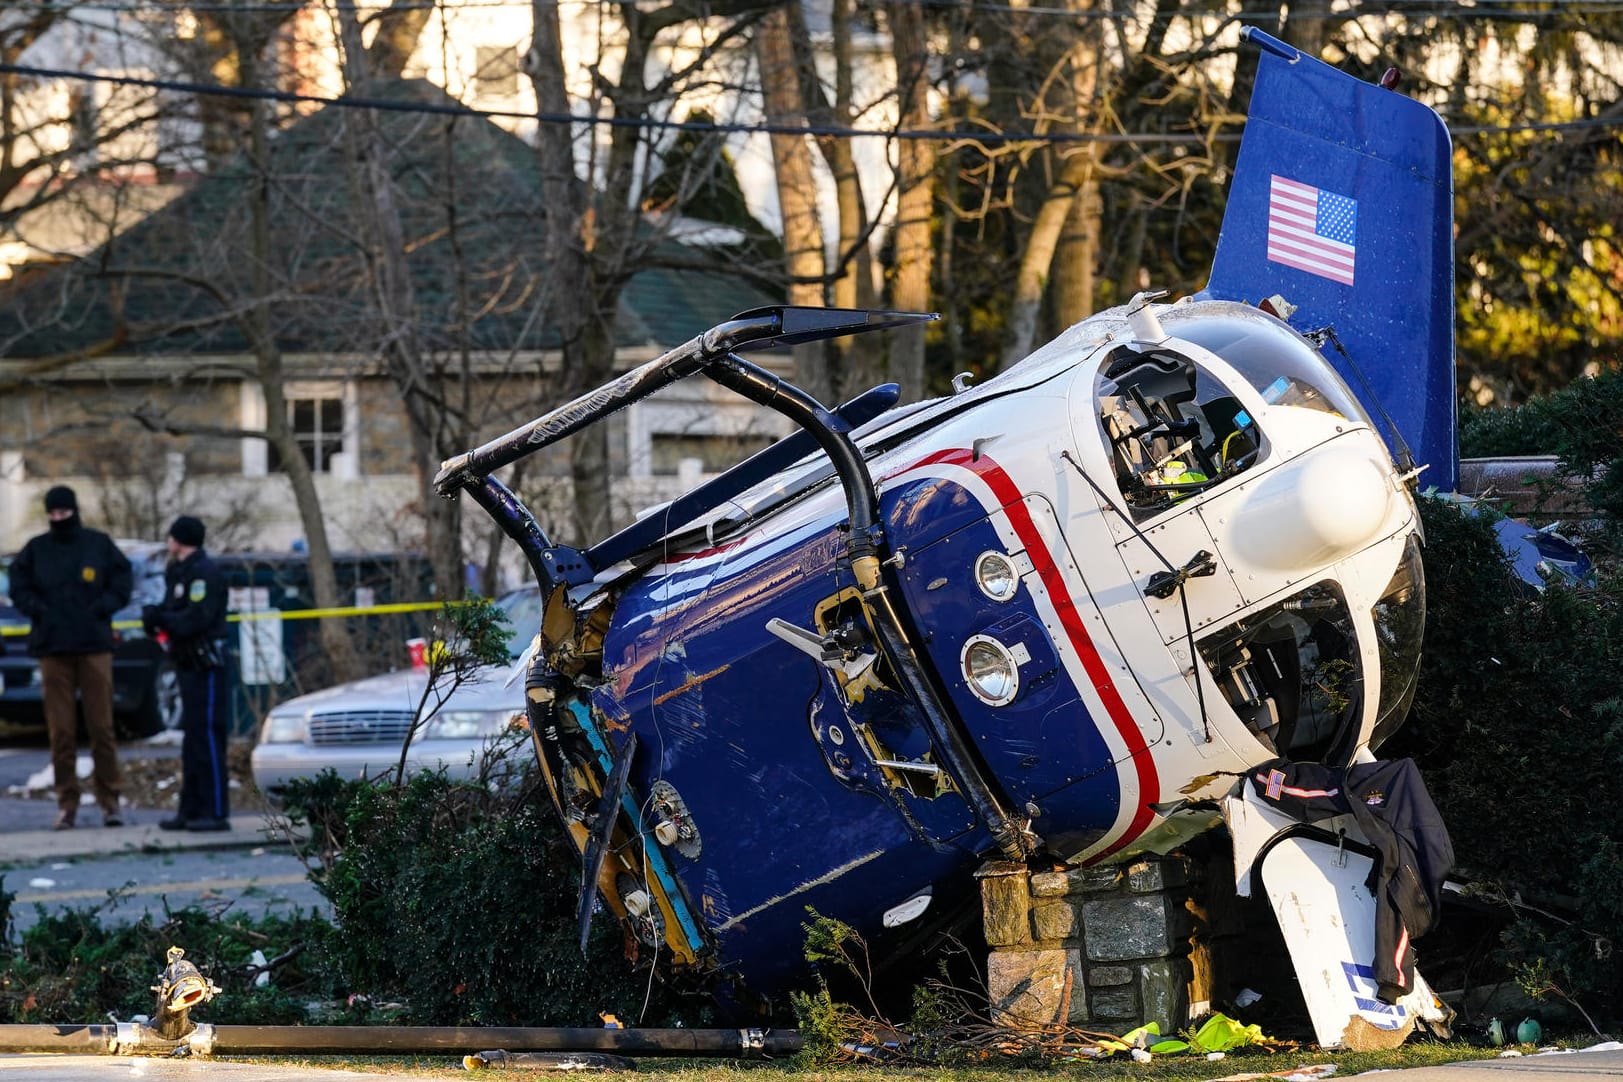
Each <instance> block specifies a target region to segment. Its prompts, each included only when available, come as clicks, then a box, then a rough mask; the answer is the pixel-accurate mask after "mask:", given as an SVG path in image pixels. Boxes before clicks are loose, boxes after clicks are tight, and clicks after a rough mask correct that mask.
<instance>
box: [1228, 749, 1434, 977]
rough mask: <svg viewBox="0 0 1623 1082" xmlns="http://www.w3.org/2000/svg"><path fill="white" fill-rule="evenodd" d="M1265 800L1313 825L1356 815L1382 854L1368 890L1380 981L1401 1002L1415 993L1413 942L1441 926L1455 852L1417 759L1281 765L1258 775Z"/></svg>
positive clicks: (1255, 776)
mask: <svg viewBox="0 0 1623 1082" xmlns="http://www.w3.org/2000/svg"><path fill="white" fill-rule="evenodd" d="M1251 784H1252V785H1253V786H1254V787H1255V789H1256V793H1257V795H1258V796H1259V797H1262V798H1263V800H1265V801H1267V802H1268V803H1269V804H1272V805H1273V806H1274V807H1276V808H1278V809H1279V810H1280V811H1282V812H1284V813H1285V814H1286V815H1289V816H1290V817H1292V818H1293V819H1298V820H1300V821H1302V822H1304V823H1311V822H1314V821H1316V820H1319V819H1328V818H1329V817H1331V816H1333V815H1340V814H1345V813H1351V814H1352V817H1353V819H1354V820H1356V821H1357V823H1358V827H1359V829H1360V830H1362V831H1363V833H1364V836H1365V837H1366V838H1368V839H1369V840H1370V842H1371V843H1372V844H1373V845H1374V846H1375V848H1376V849H1377V850H1378V851H1379V852H1378V856H1377V857H1376V860H1375V866H1374V867H1373V868H1372V869H1371V870H1370V881H1369V882H1368V883H1367V884H1366V885H1367V886H1368V887H1369V889H1370V892H1371V893H1372V894H1374V895H1375V959H1374V970H1375V980H1376V983H1377V984H1378V985H1379V993H1378V994H1379V995H1380V998H1381V999H1382V1000H1383V1001H1385V1002H1387V1003H1395V1002H1397V1000H1398V999H1399V998H1401V997H1402V996H1404V995H1407V994H1408V993H1409V992H1410V991H1412V990H1413V988H1414V957H1415V952H1414V946H1413V944H1412V941H1413V940H1415V939H1418V938H1420V937H1421V936H1423V935H1425V934H1426V933H1427V932H1429V931H1431V929H1432V928H1434V927H1436V924H1437V919H1438V917H1439V916H1440V915H1441V912H1442V892H1443V880H1444V879H1445V878H1446V877H1447V875H1448V872H1449V869H1451V868H1452V867H1453V866H1454V846H1453V844H1452V843H1451V842H1450V841H1449V839H1448V828H1447V827H1445V826H1444V825H1443V817H1442V814H1441V813H1439V812H1438V810H1437V805H1435V804H1434V803H1432V799H1431V794H1430V793H1428V792H1427V791H1426V783H1425V782H1424V781H1422V780H1421V779H1420V770H1419V768H1418V767H1416V766H1415V764H1414V760H1413V759H1392V760H1388V761H1380V762H1374V763H1355V764H1354V765H1352V766H1350V767H1348V768H1346V769H1345V770H1340V769H1335V768H1332V767H1327V766H1324V765H1322V764H1319V763H1291V762H1283V761H1281V762H1275V763H1268V764H1264V765H1263V766H1260V767H1257V768H1255V769H1254V770H1252V771H1251Z"/></svg>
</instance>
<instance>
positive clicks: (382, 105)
mask: <svg viewBox="0 0 1623 1082" xmlns="http://www.w3.org/2000/svg"><path fill="white" fill-rule="evenodd" d="M0 74H12V75H31V76H35V77H38V78H42V79H75V80H79V81H82V82H91V83H110V84H112V85H115V86H135V87H143V88H146V89H149V90H168V91H174V92H176V93H180V94H197V95H207V96H211V97H221V98H237V99H240V100H246V101H276V102H284V103H288V104H301V105H320V106H324V107H325V106H331V107H336V108H340V109H376V110H378V111H380V112H391V113H421V114H429V115H436V116H466V117H479V118H482V119H487V120H490V119H504V120H533V121H535V122H536V123H539V124H571V125H573V124H579V125H582V126H590V127H606V128H642V129H645V130H648V131H677V132H695V133H699V134H718V135H813V136H829V137H833V138H847V139H933V140H939V141H942V142H958V141H962V142H977V143H990V144H996V145H1004V144H1009V143H1038V144H1050V145H1063V144H1084V143H1107V144H1132V145H1150V144H1155V145H1165V144H1186V145H1193V144H1200V145H1204V144H1208V143H1232V142H1237V141H1238V140H1239V138H1240V132H1239V131H1229V132H1213V133H1210V134H1205V135H1201V134H1196V133H1193V132H1070V131H1057V132H1030V131H992V130H990V129H987V130H981V129H975V128H968V129H965V128H955V129H949V130H938V129H935V128H850V127H841V126H839V125H831V124H830V125H818V124H773V123H769V122H760V123H747V124H746V123H722V122H716V121H692V120H662V119H660V118H657V117H614V116H577V115H575V114H573V113H548V112H526V111H524V110H520V109H476V108H474V107H473V106H471V105H461V104H448V103H436V102H406V101H392V100H389V99H386V98H358V97H342V98H331V97H324V96H322V95H319V94H296V93H293V92H291V91H285V90H250V89H247V88H245V87H236V86H223V85H220V84H217V83H187V82H178V81H176V80H173V79H141V78H137V77H135V76H133V75H104V74H98V73H94V72H83V71H68V70H65V69H62V68H40V67H32V66H29V65H25V64H0ZM1596 129H1623V117H1590V118H1586V119H1582V120H1552V121H1543V122H1530V123H1525V124H1504V125H1496V124H1461V125H1453V126H1450V127H1449V129H1448V132H1449V135H1451V136H1459V135H1489V134H1497V135H1508V134H1513V133H1519V132H1564V131H1588V130H1596Z"/></svg>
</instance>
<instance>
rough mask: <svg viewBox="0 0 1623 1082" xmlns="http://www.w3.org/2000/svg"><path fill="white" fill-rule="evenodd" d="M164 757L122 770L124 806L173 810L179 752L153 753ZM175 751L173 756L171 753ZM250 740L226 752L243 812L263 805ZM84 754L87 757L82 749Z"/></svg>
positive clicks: (138, 759) (26, 793)
mask: <svg viewBox="0 0 1623 1082" xmlns="http://www.w3.org/2000/svg"><path fill="white" fill-rule="evenodd" d="M154 750H155V751H160V750H161V751H162V752H164V753H165V754H154V755H151V756H132V757H129V758H125V759H124V760H123V761H122V762H121V763H120V764H119V766H120V767H121V769H122V772H123V775H124V800H125V803H127V804H129V805H130V806H132V807H136V808H159V809H163V808H172V807H174V806H175V800H176V798H177V796H178V794H179V791H180V748H179V746H178V745H177V746H176V747H175V748H173V749H169V748H163V749H154ZM171 750H172V753H170V752H171ZM253 750H254V748H253V743H252V742H251V741H249V740H240V741H233V742H232V743H231V744H230V745H229V747H228V749H227V751H226V767H227V770H228V773H229V777H230V779H231V782H232V796H231V802H232V803H233V804H234V805H236V806H237V807H241V808H257V807H259V806H260V805H261V804H262V803H263V801H262V800H261V798H260V795H259V790H258V789H256V788H255V787H254V776H253V771H252V769H251V768H250V766H249V756H250V755H251V754H252V753H253ZM80 753H81V754H85V752H84V750H83V749H81V751H80ZM10 795H11V796H22V797H28V798H30V799H33V800H55V799H56V793H55V792H54V791H53V790H52V789H51V787H50V786H49V785H47V786H45V787H44V788H37V789H28V790H20V789H13V790H12V791H11V793H10Z"/></svg>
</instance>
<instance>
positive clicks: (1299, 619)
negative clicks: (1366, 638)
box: [1200, 582, 1364, 765]
mask: <svg viewBox="0 0 1623 1082" xmlns="http://www.w3.org/2000/svg"><path fill="white" fill-rule="evenodd" d="M1200 654H1201V658H1202V659H1203V660H1204V661H1205V662H1206V665H1207V667H1208V668H1209V669H1210V670H1211V673H1212V676H1213V677H1214V678H1215V679H1216V681H1217V685H1218V687H1220V688H1222V690H1223V696H1224V697H1225V698H1226V699H1227V700H1228V702H1229V705H1230V706H1232V707H1233V708H1234V712H1235V713H1236V714H1238V715H1239V716H1240V720H1242V721H1243V722H1245V724H1246V728H1248V729H1250V730H1251V731H1252V732H1253V733H1254V734H1256V736H1257V738H1258V739H1259V740H1261V741H1262V742H1263V743H1264V744H1266V745H1267V746H1268V747H1269V748H1271V749H1272V750H1273V751H1274V753H1275V754H1277V755H1282V756H1284V757H1286V758H1289V759H1293V760H1297V761H1308V762H1326V763H1334V764H1335V765H1342V763H1343V762H1344V760H1345V758H1346V757H1347V756H1348V755H1349V754H1350V752H1351V750H1352V745H1353V743H1354V740H1353V738H1354V737H1356V735H1357V733H1358V728H1359V721H1360V718H1361V716H1362V714H1363V701H1364V690H1363V689H1364V681H1363V670H1362V668H1361V666H1360V663H1359V655H1358V641H1357V636H1356V634H1355V632H1354V630H1353V624H1352V619H1351V616H1350V615H1349V612H1348V609H1347V602H1346V600H1345V598H1343V597H1342V594H1341V591H1340V590H1339V589H1337V588H1336V586H1335V584H1334V583H1330V582H1321V583H1317V584H1315V585H1313V586H1310V587H1308V588H1307V589H1306V590H1303V591H1302V592H1301V593H1299V594H1296V595H1295V596H1293V597H1290V598H1288V599H1287V600H1285V601H1282V602H1280V603H1279V604H1277V605H1272V606H1270V607H1269V608H1267V609H1264V610H1263V611H1262V612H1260V613H1258V614H1256V615H1255V616H1251V617H1248V618H1247V619H1245V620H1242V621H1241V622H1240V623H1238V624H1234V625H1231V626H1229V627H1227V628H1224V629H1223V630H1222V631H1220V632H1218V633H1217V634H1215V635H1211V636H1208V637H1207V638H1205V639H1203V640H1201V642H1200Z"/></svg>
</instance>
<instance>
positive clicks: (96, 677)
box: [39, 654, 122, 813]
mask: <svg viewBox="0 0 1623 1082" xmlns="http://www.w3.org/2000/svg"><path fill="white" fill-rule="evenodd" d="M39 675H40V681H41V683H42V684H43V686H44V692H45V724H46V727H47V728H49V729H50V732H51V766H52V768H53V769H54V770H55V771H56V804H57V807H59V808H61V809H62V810H63V811H66V812H71V813H77V812H78V810H79V775H78V771H77V770H76V769H75V766H76V764H75V758H76V752H77V750H78V744H79V741H78V737H77V733H76V730H77V728H78V711H77V710H76V709H75V708H74V704H75V702H76V701H77V702H79V703H81V704H83V706H84V714H85V732H86V733H87V734H88V735H89V737H90V759H91V762H92V764H94V781H95V789H96V803H97V804H99V805H100V806H101V809H102V811H104V812H106V811H114V810H117V808H118V794H119V790H120V789H121V788H122V785H121V782H120V779H119V773H118V744H117V743H116V742H115V741H114V740H113V655H112V654H57V655H55V656H54V657H42V658H40V659H39ZM75 692H77V695H75Z"/></svg>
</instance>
